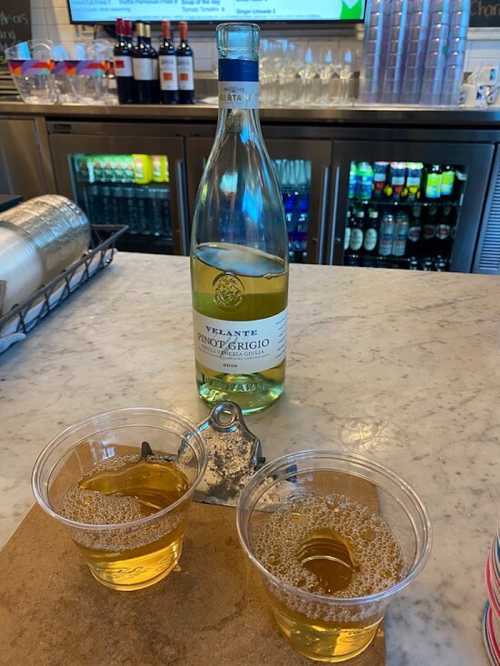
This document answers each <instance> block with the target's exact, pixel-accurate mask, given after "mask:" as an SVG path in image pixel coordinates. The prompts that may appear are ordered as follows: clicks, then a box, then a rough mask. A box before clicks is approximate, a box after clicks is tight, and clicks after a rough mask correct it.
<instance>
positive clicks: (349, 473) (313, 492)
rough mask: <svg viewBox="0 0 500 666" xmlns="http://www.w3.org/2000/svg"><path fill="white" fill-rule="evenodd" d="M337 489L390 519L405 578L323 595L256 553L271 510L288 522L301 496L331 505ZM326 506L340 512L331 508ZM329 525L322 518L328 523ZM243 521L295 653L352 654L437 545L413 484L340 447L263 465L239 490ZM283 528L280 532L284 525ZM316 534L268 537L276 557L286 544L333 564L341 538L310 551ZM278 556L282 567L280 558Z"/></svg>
mask: <svg viewBox="0 0 500 666" xmlns="http://www.w3.org/2000/svg"><path fill="white" fill-rule="evenodd" d="M339 493H340V494H342V495H345V496H347V497H349V499H350V500H354V501H355V502H358V503H359V504H362V505H364V506H365V507H368V509H369V510H370V512H374V513H376V514H378V515H380V516H381V517H382V518H383V519H384V521H385V523H386V525H388V526H389V528H390V531H391V533H392V535H393V537H394V538H395V540H396V541H397V542H398V544H399V547H400V550H401V554H402V557H403V561H404V568H403V571H402V578H401V579H400V580H399V582H397V583H395V584H393V585H392V586H390V587H388V588H387V589H383V590H381V591H379V592H376V593H374V594H369V595H367V596H359V597H341V596H340V595H339V596H337V597H335V596H330V595H326V594H318V593H313V592H310V591H308V590H306V589H304V588H301V587H295V586H294V585H292V584H290V583H288V582H285V581H284V580H283V579H282V578H280V577H277V576H276V575H274V574H273V573H272V572H271V571H270V570H269V569H268V568H266V567H265V566H264V565H263V564H262V562H261V561H260V560H259V558H258V557H257V556H256V547H255V544H256V540H257V536H258V534H259V531H260V530H262V529H264V528H265V526H266V523H268V522H269V521H271V520H273V516H274V518H278V519H279V516H276V515H275V514H276V512H282V511H287V512H289V513H287V514H286V516H285V521H286V523H283V524H286V525H288V521H289V520H290V521H300V520H302V518H301V516H302V514H301V513H300V511H301V509H300V506H301V505H300V502H302V501H303V500H305V499H310V498H311V497H313V496H314V497H320V498H323V499H324V500H325V506H327V507H332V506H333V505H332V497H333V496H334V494H339ZM325 498H326V499H325ZM328 498H330V499H329V500H328ZM323 499H322V500H321V501H323ZM328 501H329V502H330V504H327V502H328ZM297 502H298V504H297ZM335 506H336V508H335V511H343V510H344V509H339V508H338V506H339V505H338V504H336V505H335ZM342 506H344V507H345V506H346V505H345V504H344V505H342ZM327 510H331V511H334V509H333V508H330V509H327ZM295 511H297V512H298V513H294V512H295ZM325 524H326V523H325V521H323V522H322V526H323V527H324V525H325ZM271 525H275V523H271ZM362 525H364V526H365V527H366V524H365V523H361V522H360V527H361V526H362ZM237 528H238V534H239V538H240V541H241V544H242V547H243V550H244V551H245V553H246V555H247V557H248V558H249V560H250V562H251V564H252V565H253V567H254V568H255V570H256V571H257V572H258V573H259V574H260V577H261V579H262V581H263V584H264V588H265V590H266V593H267V597H268V601H269V603H270V607H271V611H272V614H273V616H274V618H275V620H276V623H277V625H278V628H279V629H280V631H281V632H282V634H283V635H284V636H285V637H286V638H287V639H288V641H289V642H290V644H291V645H292V647H293V648H294V649H295V650H296V651H297V652H299V653H301V654H302V655H304V656H306V657H308V658H310V659H313V660H317V661H323V662H330V663H336V662H342V661H346V660H348V659H351V658H352V657H355V656H356V655H358V654H361V653H362V652H363V651H364V650H366V648H367V647H368V646H369V645H370V643H371V642H372V640H373V639H374V637H375V635H376V633H377V629H378V626H379V624H380V622H381V621H382V619H383V616H384V612H385V610H386V608H387V606H388V604H389V603H390V602H391V601H392V600H393V599H394V598H395V597H396V596H397V595H398V594H400V593H401V592H402V591H403V590H404V589H405V588H406V587H407V586H408V585H409V584H410V583H411V582H412V581H413V580H414V579H415V578H416V576H417V575H418V574H419V573H420V572H421V571H422V569H423V567H424V566H425V563H426V561H427V558H428V556H429V552H430V547H431V526H430V522H429V518H428V515H427V512H426V509H425V507H424V506H423V504H422V502H421V500H420V499H419V498H418V496H417V495H416V493H415V491H414V490H413V489H412V488H411V487H410V486H409V485H408V484H407V483H405V482H404V481H403V480H402V479H401V478H400V477H399V476H397V475H396V474H395V473H394V472H391V471H390V470H388V469H387V468H385V467H383V466H382V465H379V464H378V463H375V462H372V461H370V460H367V459H365V458H362V457H360V456H355V455H347V454H344V453H341V452H336V451H324V450H317V451H316V450H310V451H301V452H299V453H293V454H290V455H286V456H283V457H281V458H278V459H276V460H274V461H272V462H270V463H268V464H267V465H265V466H264V467H262V468H261V469H260V470H259V471H258V472H257V473H256V474H255V475H254V476H253V477H252V479H251V480H250V482H249V483H248V485H247V486H246V487H245V488H244V490H243V491H242V493H241V496H240V501H239V505H238V511H237ZM284 529H285V528H284ZM301 529H303V528H301ZM314 529H316V528H314ZM322 529H323V528H322ZM277 534H278V535H279V534H281V533H280V532H279V531H278V532H277ZM310 537H311V539H312V536H311V535H309V534H307V535H306V534H305V533H302V537H301V538H300V540H298V542H297V543H295V542H294V540H293V538H292V536H290V533H288V534H286V535H285V538H286V539H287V540H288V541H287V543H288V545H284V541H283V539H280V538H279V537H277V540H276V542H273V541H272V539H270V540H269V541H266V544H267V543H270V544H271V549H274V550H273V551H272V553H271V556H270V557H272V558H275V557H276V556H277V555H276V552H277V550H279V549H280V548H281V549H283V548H286V549H287V550H286V552H287V554H288V556H289V557H291V561H292V562H297V560H298V562H299V563H300V562H301V563H302V565H303V566H304V565H305V562H306V561H307V560H306V559H303V558H304V553H306V554H307V557H308V558H309V560H312V559H315V560H324V561H322V562H320V564H321V565H325V566H331V565H330V564H329V562H328V560H335V558H336V557H337V558H338V557H340V555H338V548H337V546H338V544H335V548H334V550H333V554H332V553H331V552H330V550H331V546H332V544H331V543H330V540H329V539H328V538H327V536H325V535H323V536H322V537H321V544H320V546H319V547H318V548H320V549H319V551H315V554H311V553H310V552H309V550H307V551H306V550H305V548H306V546H305V545H304V544H307V543H310ZM315 538H317V537H315ZM318 538H319V537H318ZM367 538H368V537H367ZM260 543H261V544H262V541H261V542H260ZM290 544H291V545H290ZM329 544H330V545H329ZM266 548H267V546H266ZM363 548H364V547H363ZM318 552H319V554H318ZM363 552H365V551H364V550H363ZM333 555H335V557H334V556H333ZM358 556H359V552H358V555H356V551H354V556H353V560H354V559H355V558H356V557H358ZM261 559H262V558H261ZM268 561H270V560H268ZM287 561H288V560H287ZM279 562H280V566H284V565H282V562H283V561H282V560H279ZM337 566H338V560H337ZM269 568H272V567H269Z"/></svg>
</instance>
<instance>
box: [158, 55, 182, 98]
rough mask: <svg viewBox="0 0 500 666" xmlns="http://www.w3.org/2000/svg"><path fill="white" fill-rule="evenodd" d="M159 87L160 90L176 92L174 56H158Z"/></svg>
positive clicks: (175, 63)
mask: <svg viewBox="0 0 500 666" xmlns="http://www.w3.org/2000/svg"><path fill="white" fill-rule="evenodd" d="M159 61H160V63H159V64H160V86H161V89H162V90H169V91H174V92H175V91H176V90H177V89H178V83H177V62H176V57H175V56H174V55H167V56H160V57H159Z"/></svg>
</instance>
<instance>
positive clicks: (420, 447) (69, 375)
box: [0, 254, 500, 666]
mask: <svg viewBox="0 0 500 666" xmlns="http://www.w3.org/2000/svg"><path fill="white" fill-rule="evenodd" d="M289 314H290V320H289V321H290V328H289V333H290V338H289V357H288V374H287V384H286V394H285V395H284V396H283V398H282V399H281V400H280V401H279V402H278V403H277V404H276V405H274V406H273V407H272V408H271V409H270V410H268V411H267V412H264V413H262V414H259V415H256V416H252V417H248V422H249V425H250V428H251V429H252V430H254V431H255V432H256V433H257V434H258V435H259V436H260V437H261V438H262V441H263V444H264V453H265V455H266V456H267V457H268V459H270V458H272V457H275V456H277V455H279V454H281V453H283V452H285V451H293V450H298V449H303V448H310V447H325V448H326V447H332V446H335V447H345V448H346V449H347V450H350V451H353V452H357V453H361V454H363V455H365V456H368V457H371V458H373V459H375V460H377V461H379V462H381V463H383V464H386V465H388V466H389V467H391V468H392V469H393V470H394V471H396V472H398V473H399V474H401V475H402V476H403V477H404V478H405V479H406V480H407V481H409V482H410V483H411V484H413V485H414V487H415V488H416V490H417V492H419V494H420V495H421V497H422V498H423V500H424V502H425V503H426V504H427V506H428V509H429V512H430V515H431V520H432V523H433V527H434V546H433V551H432V554H431V557H430V560H429V563H428V565H427V568H426V569H425V571H424V572H423V574H422V575H421V576H420V578H419V579H418V580H417V581H416V582H415V583H414V584H413V585H412V586H410V587H409V588H408V589H407V590H406V591H405V592H404V593H403V594H402V595H401V597H400V598H399V599H398V600H396V601H395V602H394V603H393V605H392V606H391V607H390V610H389V613H388V617H387V622H386V631H387V654H388V657H387V663H388V665H389V666H424V665H425V666H485V665H486V664H487V661H486V657H485V654H484V651H483V646H482V639H481V634H480V617H481V611H482V607H483V603H484V601H485V598H486V593H485V589H484V584H483V564H484V560H485V557H486V552H487V548H488V545H489V543H490V541H491V539H492V536H493V533H494V531H495V528H496V521H497V519H498V515H499V506H500V473H499V472H500V462H499V452H500V409H499V405H500V278H497V277H493V276H479V275H461V274H435V273H434V274H433V273H417V272H405V271H389V270H374V269H357V268H341V267H335V268H331V267H319V266H292V268H291V285H290V310H289ZM191 335H192V332H191V305H190V284H189V267H188V261H187V259H185V258H182V257H165V256H151V255H140V254H135V255H132V254H119V255H117V256H116V258H115V262H114V264H113V265H112V267H110V268H109V269H108V270H107V271H105V272H104V273H103V274H102V275H100V276H99V277H96V278H95V279H94V280H93V281H92V283H89V284H88V285H87V286H86V287H85V288H84V289H83V290H82V291H81V292H80V293H77V294H74V296H73V297H72V299H71V301H70V302H68V303H66V304H65V305H64V306H63V307H62V308H61V309H60V310H59V311H58V312H55V313H53V314H52V315H51V316H50V317H49V318H48V319H47V320H46V321H45V322H44V323H43V324H42V325H40V326H39V327H38V328H37V329H36V330H35V331H33V332H32V333H31V334H30V335H29V337H28V339H27V340H26V341H24V342H22V343H19V344H17V345H15V346H14V347H12V348H11V349H10V350H9V351H7V352H6V353H5V354H3V355H1V356H0V545H2V543H4V542H5V541H6V540H7V539H8V537H9V536H10V534H11V533H12V532H13V531H14V529H15V528H16V526H17V524H18V523H19V522H20V520H21V519H22V517H23V516H24V514H25V513H26V511H27V510H28V509H29V507H30V506H31V504H32V501H33V500H32V495H31V490H30V472H31V468H32V465H33V462H34V460H35V457H36V455H37V453H38V452H39V451H40V449H41V448H42V447H43V446H44V445H45V444H46V442H47V441H48V440H49V439H51V438H52V437H53V436H54V435H55V434H57V432H58V431H60V430H61V429H62V428H64V427H65V426H67V425H69V424H71V423H74V422H75V421H78V420H80V419H82V418H84V417H87V416H90V415H92V414H94V413H96V412H99V411H103V410H107V409H112V408H116V407H126V406H133V405H136V406H137V405H147V406H157V407H163V408H173V409H176V410H178V411H179V412H181V413H182V414H184V415H185V416H186V417H188V418H189V419H191V420H192V421H199V420H202V418H204V417H205V415H206V414H207V408H206V406H205V405H204V404H203V403H202V402H201V401H200V400H199V399H198V398H197V395H196V392H195V383H194V363H193V347H192V342H191Z"/></svg>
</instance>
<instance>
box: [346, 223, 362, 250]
mask: <svg viewBox="0 0 500 666" xmlns="http://www.w3.org/2000/svg"><path fill="white" fill-rule="evenodd" d="M362 245H363V232H362V231H361V229H357V228H356V227H354V228H352V229H351V240H350V241H349V247H350V248H351V250H355V251H357V250H360V249H361V246H362Z"/></svg>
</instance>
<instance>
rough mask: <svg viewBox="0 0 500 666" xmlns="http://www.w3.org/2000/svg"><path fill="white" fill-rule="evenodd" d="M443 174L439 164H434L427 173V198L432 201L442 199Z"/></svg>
mask: <svg viewBox="0 0 500 666" xmlns="http://www.w3.org/2000/svg"><path fill="white" fill-rule="evenodd" d="M441 181H442V173H441V166H440V165H439V164H433V165H432V166H431V168H430V169H429V170H428V171H427V179H426V183H425V197H426V199H429V200H430V201H435V200H436V199H439V198H440V197H441Z"/></svg>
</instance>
